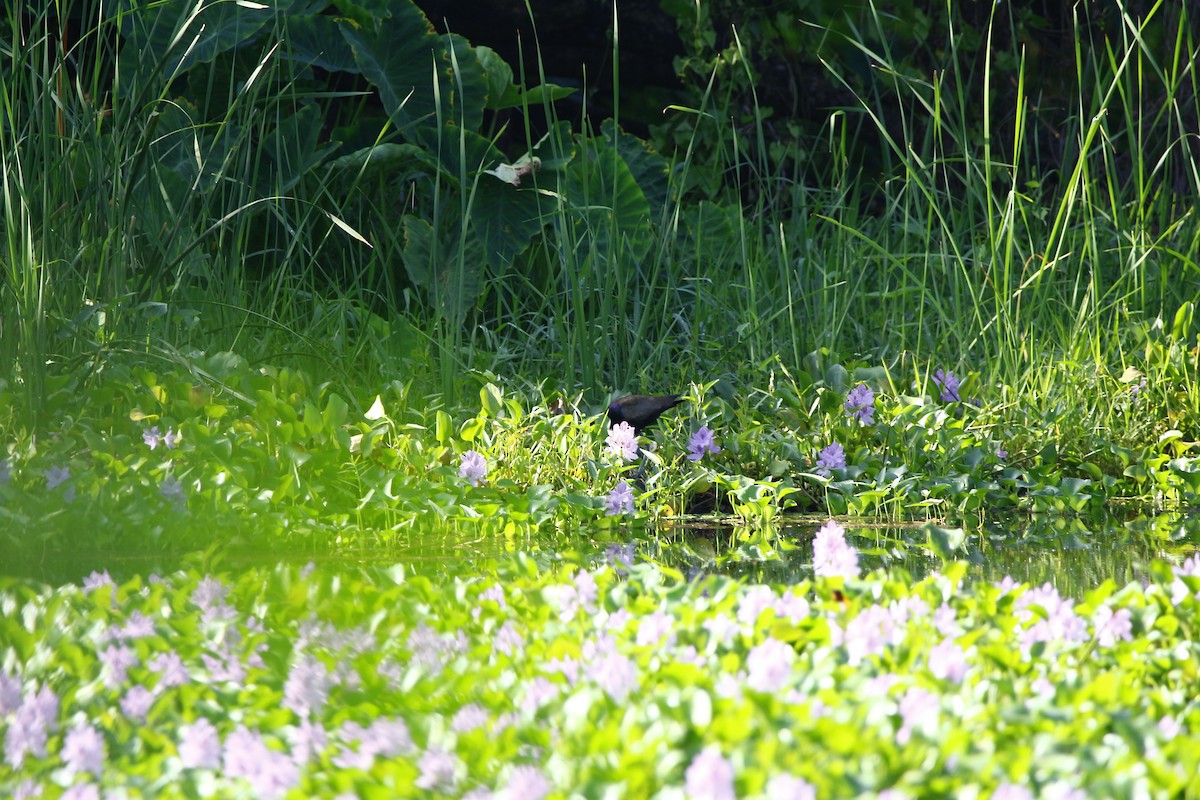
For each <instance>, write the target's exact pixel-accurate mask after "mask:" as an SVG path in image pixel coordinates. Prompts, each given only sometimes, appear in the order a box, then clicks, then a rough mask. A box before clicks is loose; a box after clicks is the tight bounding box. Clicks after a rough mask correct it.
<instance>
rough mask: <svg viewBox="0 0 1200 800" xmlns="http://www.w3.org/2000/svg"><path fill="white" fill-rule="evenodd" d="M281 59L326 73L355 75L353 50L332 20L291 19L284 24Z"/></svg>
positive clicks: (355, 65) (336, 22)
mask: <svg viewBox="0 0 1200 800" xmlns="http://www.w3.org/2000/svg"><path fill="white" fill-rule="evenodd" d="M286 25H287V28H286V30H285V32H284V36H285V37H286V39H285V44H286V49H285V50H284V57H286V58H290V59H291V60H292V61H294V62H296V64H297V65H304V66H313V67H320V68H321V69H323V70H325V71H327V72H352V73H354V72H358V71H359V70H358V62H356V61H355V60H354V50H353V49H351V47H350V45H349V43H347V41H346V39H345V38H344V37H343V36H342V34H341V31H340V26H339V23H338V21H337V20H336V19H334V18H333V17H327V16H311V17H293V18H290V19H288V20H286Z"/></svg>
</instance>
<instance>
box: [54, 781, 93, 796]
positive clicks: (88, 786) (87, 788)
mask: <svg viewBox="0 0 1200 800" xmlns="http://www.w3.org/2000/svg"><path fill="white" fill-rule="evenodd" d="M58 800H100V789H99V788H98V787H97V786H96V784H94V783H77V784H75V785H74V786H72V787H71V788H69V789H67V790H66V791H65V792H63V793H62V794H61V795H59V796H58Z"/></svg>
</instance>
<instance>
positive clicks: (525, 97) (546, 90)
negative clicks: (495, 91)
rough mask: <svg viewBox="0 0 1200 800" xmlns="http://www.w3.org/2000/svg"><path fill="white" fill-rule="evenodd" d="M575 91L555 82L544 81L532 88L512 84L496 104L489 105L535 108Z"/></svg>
mask: <svg viewBox="0 0 1200 800" xmlns="http://www.w3.org/2000/svg"><path fill="white" fill-rule="evenodd" d="M574 93H575V90H574V89H572V88H571V87H570V86H559V85H558V84H555V83H543V84H542V85H540V86H534V87H533V88H531V89H522V88H521V87H519V86H510V87H508V91H507V92H505V94H504V96H503V97H501V98H500V99H499V100H498V101H496V102H495V103H494V104H490V105H488V108H490V109H492V110H494V111H499V110H500V109H504V108H524V107H525V106H529V107H530V108H535V107H537V106H540V105H542V104H544V103H555V102H557V101H559V100H562V99H563V98H564V97H570V96H571V95H573V94H574Z"/></svg>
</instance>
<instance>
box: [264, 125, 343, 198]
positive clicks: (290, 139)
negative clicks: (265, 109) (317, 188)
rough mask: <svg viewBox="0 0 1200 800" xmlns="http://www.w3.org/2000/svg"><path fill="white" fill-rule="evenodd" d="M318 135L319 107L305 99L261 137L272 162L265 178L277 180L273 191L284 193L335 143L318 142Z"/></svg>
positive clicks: (319, 162) (319, 160)
mask: <svg viewBox="0 0 1200 800" xmlns="http://www.w3.org/2000/svg"><path fill="white" fill-rule="evenodd" d="M320 135H321V109H320V108H318V107H317V105H316V103H306V104H305V105H303V106H301V107H300V108H299V109H298V110H297V111H296V113H295V114H291V115H288V116H285V117H283V119H281V120H280V121H279V127H278V128H277V129H276V130H275V135H274V136H268V137H267V138H266V139H264V140H263V150H264V151H265V152H266V153H267V154H268V155H269V156H270V158H271V161H272V162H274V163H273V164H272V165H271V167H270V168H269V169H268V171H267V172H268V176H267V179H268V180H274V181H276V182H277V183H276V184H275V185H274V187H273V191H274V192H275V193H276V194H287V193H289V192H291V190H292V187H294V186H295V185H296V184H297V183H299V182H300V179H301V178H303V177H304V175H305V174H307V173H308V172H309V171H310V170H312V169H313V168H314V167H316V166H317V165H319V164H321V162H323V161H324V160H325V157H326V156H327V155H329V154H330V153H331V152H333V150H335V149H337V146H338V145H337V144H336V143H333V144H327V145H325V146H324V147H321V146H319V145H318V143H317V142H318V138H319V137H320Z"/></svg>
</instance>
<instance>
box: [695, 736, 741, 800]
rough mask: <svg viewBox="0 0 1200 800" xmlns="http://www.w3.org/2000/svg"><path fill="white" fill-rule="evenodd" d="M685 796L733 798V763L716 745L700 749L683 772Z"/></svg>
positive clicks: (697, 799)
mask: <svg viewBox="0 0 1200 800" xmlns="http://www.w3.org/2000/svg"><path fill="white" fill-rule="evenodd" d="M685 780H686V781H687V783H686V789H685V790H686V791H687V796H688V797H689V798H692V800H734V799H735V798H736V797H737V795H736V794H735V793H734V791H733V764H730V763H729V760H728V759H727V758H725V756H723V755H721V751H720V750H719V749H718V748H717V746H716V745H709V746H708V747H706V748H704V749H703V750H701V751H700V752H699V753H698V754H697V755H696V757H695V758H694V759H692V763H691V764H690V765H689V766H688V768H687V772H686V773H685Z"/></svg>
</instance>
